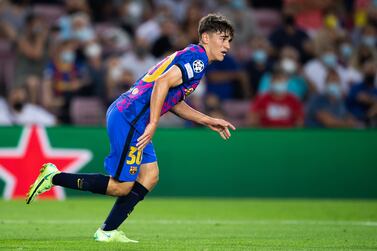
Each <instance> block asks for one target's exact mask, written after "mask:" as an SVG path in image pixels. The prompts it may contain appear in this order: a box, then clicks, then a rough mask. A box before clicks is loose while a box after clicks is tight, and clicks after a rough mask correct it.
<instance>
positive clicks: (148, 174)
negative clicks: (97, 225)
mask: <svg viewBox="0 0 377 251" xmlns="http://www.w3.org/2000/svg"><path fill="white" fill-rule="evenodd" d="M158 175H159V170H158V165H157V162H156V161H155V162H152V163H147V164H143V165H141V167H140V173H139V175H138V178H137V181H135V184H134V186H133V187H132V189H131V192H130V193H129V194H127V195H126V196H121V197H119V198H118V199H117V201H116V202H115V204H114V206H113V208H112V210H111V212H110V214H109V216H108V217H107V219H106V221H105V222H104V224H103V225H102V227H101V229H102V230H104V231H112V230H115V229H117V228H118V227H119V226H120V225H121V224H122V223H123V222H124V221H125V220H126V219H127V217H128V216H129V215H130V214H131V212H132V211H133V209H134V207H135V206H136V205H137V204H138V203H139V202H140V201H142V200H143V199H144V197H145V196H146V195H147V193H148V192H149V191H151V190H152V189H153V188H154V186H155V185H156V184H157V182H158Z"/></svg>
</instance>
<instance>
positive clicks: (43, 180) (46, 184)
mask: <svg viewBox="0 0 377 251" xmlns="http://www.w3.org/2000/svg"><path fill="white" fill-rule="evenodd" d="M39 172H40V173H39V175H38V178H37V179H36V180H35V182H34V183H33V184H32V185H31V186H30V189H29V192H28V193H27V195H26V204H30V203H32V202H33V201H34V199H35V197H37V196H38V195H40V194H42V193H44V192H47V191H48V190H50V189H51V187H52V186H53V184H52V177H54V175H55V174H58V173H60V171H59V170H58V169H57V168H56V166H55V165H54V164H52V163H46V164H43V166H42V168H41V170H40V171H39Z"/></svg>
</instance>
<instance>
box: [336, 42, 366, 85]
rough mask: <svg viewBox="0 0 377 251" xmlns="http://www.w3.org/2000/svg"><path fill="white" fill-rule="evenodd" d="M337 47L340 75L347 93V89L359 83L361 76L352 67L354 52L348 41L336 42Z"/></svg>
mask: <svg viewBox="0 0 377 251" xmlns="http://www.w3.org/2000/svg"><path fill="white" fill-rule="evenodd" d="M337 45H338V46H337V48H338V58H339V65H340V69H341V72H342V73H341V74H342V76H343V79H344V81H346V86H347V89H346V90H345V91H346V92H348V90H349V89H348V88H349V87H351V86H352V85H353V84H355V83H359V82H361V80H362V78H363V76H362V74H361V72H360V71H359V70H357V69H356V68H355V67H353V66H352V63H351V59H352V55H353V54H354V53H355V52H354V48H353V46H352V44H351V41H350V39H347V38H345V37H343V38H341V39H340V40H339V41H338V43H337Z"/></svg>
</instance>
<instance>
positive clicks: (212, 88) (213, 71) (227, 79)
mask: <svg viewBox="0 0 377 251" xmlns="http://www.w3.org/2000/svg"><path fill="white" fill-rule="evenodd" d="M206 76H207V78H206V79H207V93H208V94H213V95H216V96H217V97H218V98H219V99H220V100H227V99H235V98H236V97H237V96H236V94H237V88H240V89H242V90H243V92H242V93H243V95H244V97H249V89H248V87H249V86H248V84H247V77H246V75H245V73H244V72H243V71H242V68H241V66H240V65H239V64H238V63H237V61H236V60H235V59H234V58H233V57H232V56H231V55H229V54H226V55H225V57H224V60H223V61H221V62H214V63H212V64H210V65H209V66H208V67H207V74H206Z"/></svg>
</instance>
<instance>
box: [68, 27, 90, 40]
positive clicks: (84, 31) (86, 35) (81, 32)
mask: <svg viewBox="0 0 377 251" xmlns="http://www.w3.org/2000/svg"><path fill="white" fill-rule="evenodd" d="M73 37H74V38H75V39H77V40H79V41H81V42H87V41H90V40H93V39H94V33H93V31H92V30H91V29H90V28H88V27H86V28H80V29H78V30H76V31H74V34H73Z"/></svg>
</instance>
